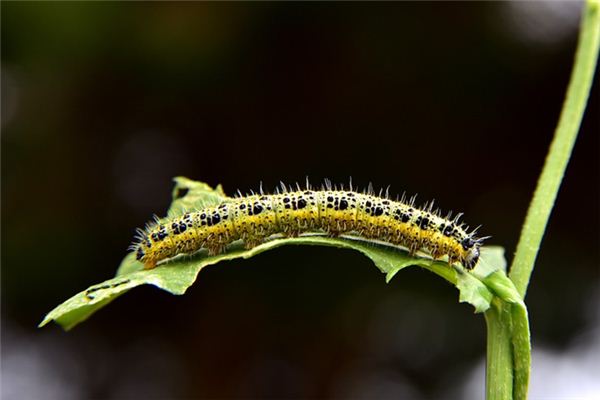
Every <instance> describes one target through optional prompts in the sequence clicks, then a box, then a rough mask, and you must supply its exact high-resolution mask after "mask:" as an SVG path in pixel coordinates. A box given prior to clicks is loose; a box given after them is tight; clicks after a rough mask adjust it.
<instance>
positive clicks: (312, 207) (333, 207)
mask: <svg viewBox="0 0 600 400" xmlns="http://www.w3.org/2000/svg"><path fill="white" fill-rule="evenodd" d="M369 192H371V190H370V191H369ZM459 218H460V214H459V215H457V216H455V217H454V218H452V219H450V217H449V216H448V217H446V218H444V217H442V216H440V213H439V210H435V211H433V210H432V205H429V206H427V205H425V206H424V207H423V208H419V207H416V206H415V205H414V197H413V198H411V199H410V200H409V201H406V199H405V198H404V197H403V198H402V199H400V200H396V201H393V200H390V199H389V198H387V196H386V197H381V196H377V195H374V194H371V193H359V192H356V191H353V190H331V186H330V184H329V183H328V185H327V188H324V189H321V190H312V189H306V190H300V189H299V190H297V191H284V192H283V193H277V194H272V195H267V194H259V195H254V194H253V195H250V196H241V197H239V198H234V199H230V200H227V201H225V202H223V203H221V204H219V205H217V206H214V207H207V208H204V209H200V210H195V211H190V212H187V213H185V214H183V215H181V216H178V217H175V218H171V219H167V220H163V221H161V222H157V223H156V224H153V225H150V226H148V227H147V228H146V230H144V231H141V233H140V235H139V237H138V241H137V242H136V243H134V248H135V250H136V258H137V259H138V260H140V261H141V262H143V263H144V265H145V268H148V269H149V268H154V267H155V266H156V264H157V263H159V262H161V261H163V260H167V259H170V258H172V257H175V256H178V255H180V254H192V253H195V252H197V251H198V250H201V249H207V250H208V254H209V255H216V254H220V253H222V252H223V251H224V250H225V248H226V246H227V245H229V244H230V243H232V242H234V241H237V240H242V241H243V242H244V245H245V247H246V248H252V247H254V246H257V245H258V244H260V243H262V242H263V241H264V240H265V239H267V238H268V237H270V236H272V235H274V234H283V235H284V236H288V237H294V236H298V235H300V234H303V233H325V234H327V235H330V236H339V235H341V234H352V235H355V236H358V237H362V238H365V239H372V240H377V241H378V242H384V243H389V244H390V245H393V246H402V247H406V248H407V249H408V251H409V253H410V254H411V255H414V254H415V253H416V252H417V251H425V252H427V253H429V254H430V255H431V256H432V257H433V258H435V259H437V258H440V257H442V256H446V255H447V256H448V262H449V264H450V265H451V264H453V263H455V262H460V263H461V264H462V265H463V266H464V267H465V268H467V269H472V268H474V267H475V265H476V264H477V261H478V259H479V249H480V246H481V243H482V241H483V240H484V239H486V238H477V237H475V236H474V233H475V232H474V231H473V232H471V233H467V228H466V227H465V226H464V224H462V223H460V222H459V221H458V219H459Z"/></svg>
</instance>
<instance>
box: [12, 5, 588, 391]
mask: <svg viewBox="0 0 600 400" xmlns="http://www.w3.org/2000/svg"><path fill="white" fill-rule="evenodd" d="M580 10H581V3H578V2H550V3H544V2H518V3H509V2H495V3H452V4H451V3H378V4H364V3H351V4H340V3H335V4H318V3H304V4H299V3H285V4H273V3H271V4H269V3H253V4H235V3H227V4H215V3H175V2H173V3H93V4H84V3H30V2H29V3H14V2H8V3H6V2H3V4H2V63H1V71H2V392H3V398H6V399H17V398H21V399H26V398H27V399H36V398H44V399H79V398H96V399H118V398H119V399H120V398H239V397H244V398H377V399H381V398H394V399H433V398H457V397H463V398H467V397H469V398H477V397H482V395H483V384H484V382H483V370H482V365H483V357H484V355H485V324H484V320H483V317H482V316H474V315H473V309H472V307H470V306H468V305H466V304H458V302H457V299H458V294H457V292H456V290H455V289H454V288H453V287H451V286H450V285H448V284H447V283H445V282H444V281H442V280H440V279H439V278H437V277H435V276H433V275H432V274H429V273H427V272H425V271H423V270H419V269H416V268H415V269H412V270H407V271H403V272H402V273H401V274H398V275H397V277H396V278H394V280H393V281H392V282H391V283H390V284H385V282H384V276H383V275H382V274H380V273H379V272H378V270H377V269H376V268H375V267H374V266H373V265H372V264H371V262H370V261H369V260H368V259H366V258H364V257H361V256H360V255H358V254H356V253H353V252H350V251H343V250H338V249H329V248H313V247H288V248H280V249H277V250H274V251H272V252H269V253H266V254H262V255H260V256H259V257H255V258H253V259H250V260H244V261H240V260H238V261H233V262H227V263H221V264H218V265H217V266H214V267H210V268H207V269H206V270H203V271H202V272H201V273H200V275H199V279H198V281H197V283H196V284H195V285H194V286H193V287H192V288H191V289H190V290H189V291H188V293H186V295H185V296H181V297H177V296H172V295H170V294H167V293H165V292H161V291H159V290H157V289H155V288H153V287H145V288H141V289H136V290H133V291H132V292H130V293H128V294H126V295H124V296H123V297H121V298H119V299H118V300H117V301H115V302H114V303H112V304H111V305H110V306H108V307H107V308H105V309H103V310H102V311H100V312H98V313H97V314H96V315H94V316H93V317H92V318H91V319H90V320H89V321H87V322H85V323H83V324H82V325H80V326H78V327H77V328H75V329H74V330H73V331H71V332H68V333H65V332H63V331H62V330H61V329H60V328H58V327H57V326H55V325H53V326H50V327H46V328H44V329H41V330H38V329H37V328H36V325H37V324H38V323H39V321H40V320H41V319H42V317H43V316H44V314H45V313H46V312H48V311H49V310H50V309H52V308H53V307H54V306H56V305H57V304H58V303H60V302H62V301H63V300H65V299H66V298H68V297H70V296H71V295H73V294H75V293H76V292H78V291H80V290H83V289H85V288H86V287H87V286H89V285H91V284H94V283H97V282H100V281H103V280H105V279H108V278H110V277H111V276H113V275H114V273H115V270H116V267H117V266H118V264H119V262H120V260H121V259H122V258H123V256H124V255H125V254H126V249H127V247H128V245H129V243H130V241H131V240H132V236H133V233H134V228H135V227H139V226H143V225H144V223H145V222H146V221H147V220H148V219H149V218H150V217H151V215H152V214H153V213H157V214H159V215H163V214H164V212H165V211H166V208H167V207H168V205H169V202H170V191H171V188H172V182H171V178H172V177H174V176H178V175H183V176H187V177H189V178H193V179H197V180H202V181H205V182H208V183H210V184H211V185H216V184H218V183H222V184H223V186H224V188H225V190H226V191H227V192H228V193H233V192H234V191H235V190H237V189H238V188H239V189H241V190H242V191H246V190H249V189H256V188H257V187H258V184H259V181H262V182H263V184H264V187H265V188H269V189H273V188H274V187H275V185H276V184H277V183H278V182H279V180H283V181H285V182H296V181H304V179H305V177H306V176H307V175H308V176H309V177H310V179H311V180H312V182H316V183H318V182H320V181H322V179H324V178H330V179H332V180H333V181H335V182H347V181H348V178H349V177H350V176H352V178H353V181H354V183H355V184H358V185H366V184H368V183H369V182H373V183H374V185H375V186H376V187H382V186H383V187H385V186H387V185H388V184H391V192H392V193H401V192H402V191H404V190H406V191H407V192H408V193H416V192H418V193H419V198H420V199H422V200H423V201H424V200H427V199H431V198H435V199H436V202H437V203H438V204H439V205H441V206H442V208H443V209H445V210H449V209H453V210H460V211H464V212H465V213H466V221H467V222H469V223H470V224H472V225H478V224H480V223H481V224H483V228H482V230H481V232H482V234H485V235H492V236H493V239H491V240H490V241H489V243H490V244H496V245H502V246H504V247H505V248H506V250H507V255H508V258H509V261H510V259H511V257H512V254H513V252H514V250H515V247H516V243H517V240H518V236H519V232H520V226H521V224H522V222H523V219H524V217H525V213H526V210H527V206H528V203H529V200H530V197H531V194H532V191H533V189H534V187H535V183H536V179H537V176H538V174H539V172H540V170H541V167H542V164H543V160H544V157H545V154H546V151H547V148H548V145H549V143H550V140H551V137H552V134H553V129H554V127H555V125H556V122H557V119H558V115H559V111H560V108H561V104H562V100H563V96H564V93H565V89H566V85H567V82H568V79H569V74H570V69H571V66H572V60H573V55H574V50H575V46H576V40H577V29H578V23H579V15H580ZM598 109H599V108H598V81H597V80H596V83H595V85H594V89H593V92H592V95H591V98H590V103H589V106H588V110H587V112H586V115H585V118H584V121H583V125H582V129H581V133H580V136H579V139H578V142H577V145H576V147H575V151H574V153H573V158H572V161H571V163H570V165H569V169H568V171H567V174H566V176H565V179H564V182H563V186H562V189H561V192H560V194H559V197H558V200H557V203H556V207H555V209H554V213H553V217H552V219H551V221H550V224H549V226H548V230H547V233H546V237H545V239H544V242H543V245H542V248H541V251H540V256H539V259H538V262H537V266H536V270H535V273H534V275H533V280H532V284H531V286H530V291H529V293H528V297H527V300H528V304H529V307H530V308H529V310H530V316H531V324H532V333H533V345H534V347H535V350H536V352H535V354H534V376H533V383H532V393H533V394H535V395H537V396H542V397H543V396H544V394H546V393H550V394H552V395H553V396H554V398H557V396H558V397H560V396H561V395H563V394H564V395H565V396H570V395H572V394H577V395H580V396H583V395H587V394H588V393H593V394H598V393H600V387H599V384H598V383H595V381H594V378H593V377H594V376H597V375H595V374H596V373H597V372H598V371H599V370H600V368H599V367H598V361H597V359H596V358H595V357H596V356H597V355H598V353H599V352H600V343H599V342H598V336H600V335H598V332H600V330H599V321H600V318H599V313H598V303H599V299H600V297H599V295H598V289H599V286H598V284H599V282H600V281H599V269H598V267H599V259H600V257H599V252H598V244H599V239H600V238H599V219H600V215H599V212H598V209H599V207H598V205H599V204H600V203H599V196H598V187H599V185H598V182H599V171H600V168H599V163H598V154H599V140H598V136H599V135H598V133H599V132H600V127H599V124H600V122H599V118H598V117H599V113H598ZM590 357H591V358H590ZM557 374H560V375H559V377H556V376H557ZM569 374H571V375H569ZM582 388H584V389H585V390H587V392H581V390H583V389H582ZM582 393H583V394H582Z"/></svg>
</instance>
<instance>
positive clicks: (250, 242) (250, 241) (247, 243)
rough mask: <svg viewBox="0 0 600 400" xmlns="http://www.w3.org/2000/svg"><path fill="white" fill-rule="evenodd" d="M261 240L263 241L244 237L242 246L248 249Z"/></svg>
mask: <svg viewBox="0 0 600 400" xmlns="http://www.w3.org/2000/svg"><path fill="white" fill-rule="evenodd" d="M262 242H263V241H262V240H261V239H246V240H244V248H245V249H246V250H250V249H252V248H254V247H256V246H258V245H259V244H261V243H262Z"/></svg>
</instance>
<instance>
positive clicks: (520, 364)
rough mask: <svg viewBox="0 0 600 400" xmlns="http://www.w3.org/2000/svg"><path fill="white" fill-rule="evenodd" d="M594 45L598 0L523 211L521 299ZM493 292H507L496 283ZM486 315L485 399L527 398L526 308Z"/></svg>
mask: <svg viewBox="0 0 600 400" xmlns="http://www.w3.org/2000/svg"><path fill="white" fill-rule="evenodd" d="M599 42H600V0H588V1H587V2H586V6H585V9H584V11H583V16H582V22H581V29H580V33H579V43H578V45H577V52H576V54H575V64H574V66H573V72H572V74H571V80H570V82H569V87H568V89H567V94H566V97H565V102H564V104H563V109H562V112H561V114H560V119H559V121H558V126H557V127H556V131H555V133H554V139H553V140H552V144H551V145H550V150H549V152H548V155H547V157H546V162H545V164H544V168H543V170H542V174H541V175H540V178H539V180H538V184H537V188H536V190H535V193H534V195H533V199H532V201H531V204H530V206H529V210H528V211H527V217H526V218H525V223H524V224H523V229H522V231H521V237H520V238H519V244H518V246H517V252H516V254H515V258H514V260H513V263H512V266H511V269H510V275H509V276H510V279H511V280H512V282H513V283H514V287H515V290H516V291H517V292H518V293H519V295H520V296H521V298H524V297H525V293H526V292H527V286H528V284H529V280H530V278H531V273H532V272H533V266H534V263H535V259H536V257H537V253H538V250H539V247H540V243H541V241H542V238H543V236H544V231H545V230H546V225H547V223H548V218H549V217H550V213H551V212H552V207H553V206H554V201H555V200H556V196H557V194H558V189H559V188H560V184H561V181H562V178H563V176H564V173H565V169H566V168H567V164H568V162H569V158H570V157H571V152H572V150H573V146H574V145H575V140H576V138H577V133H578V132H579V127H580V125H581V120H582V118H583V113H584V111H585V107H586V104H587V100H588V97H589V92H590V89H591V86H592V81H593V78H594V71H595V69H596V62H597V60H598V50H599ZM499 283H502V285H497V287H496V288H495V289H496V290H497V291H498V294H500V293H504V292H505V291H506V289H510V285H507V284H506V282H504V283H503V282H499ZM505 297H506V299H505V300H508V301H510V302H511V303H513V304H510V303H509V302H506V301H502V300H500V298H496V299H495V300H494V303H493V306H492V307H491V308H490V309H489V310H488V311H486V313H485V320H486V324H487V328H488V342H487V371H486V395H487V399H488V400H497V399H498V400H509V399H513V398H514V399H515V400H521V399H525V398H526V397H527V386H528V383H529V370H530V363H531V340H530V333H529V321H528V316H527V308H526V307H525V304H524V303H523V301H522V300H520V301H515V299H514V296H505Z"/></svg>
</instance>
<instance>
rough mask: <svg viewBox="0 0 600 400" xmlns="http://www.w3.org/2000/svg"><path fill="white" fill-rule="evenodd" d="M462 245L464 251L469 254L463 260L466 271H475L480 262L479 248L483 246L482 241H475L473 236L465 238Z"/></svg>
mask: <svg viewBox="0 0 600 400" xmlns="http://www.w3.org/2000/svg"><path fill="white" fill-rule="evenodd" d="M460 244H461V245H462V247H463V249H465V251H466V252H467V254H466V256H465V257H464V259H463V265H464V267H465V268H466V269H469V270H471V269H473V268H475V265H477V261H479V254H480V252H479V247H480V246H481V239H473V238H472V237H471V236H467V237H466V238H464V239H463V240H462V241H461V242H460Z"/></svg>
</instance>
